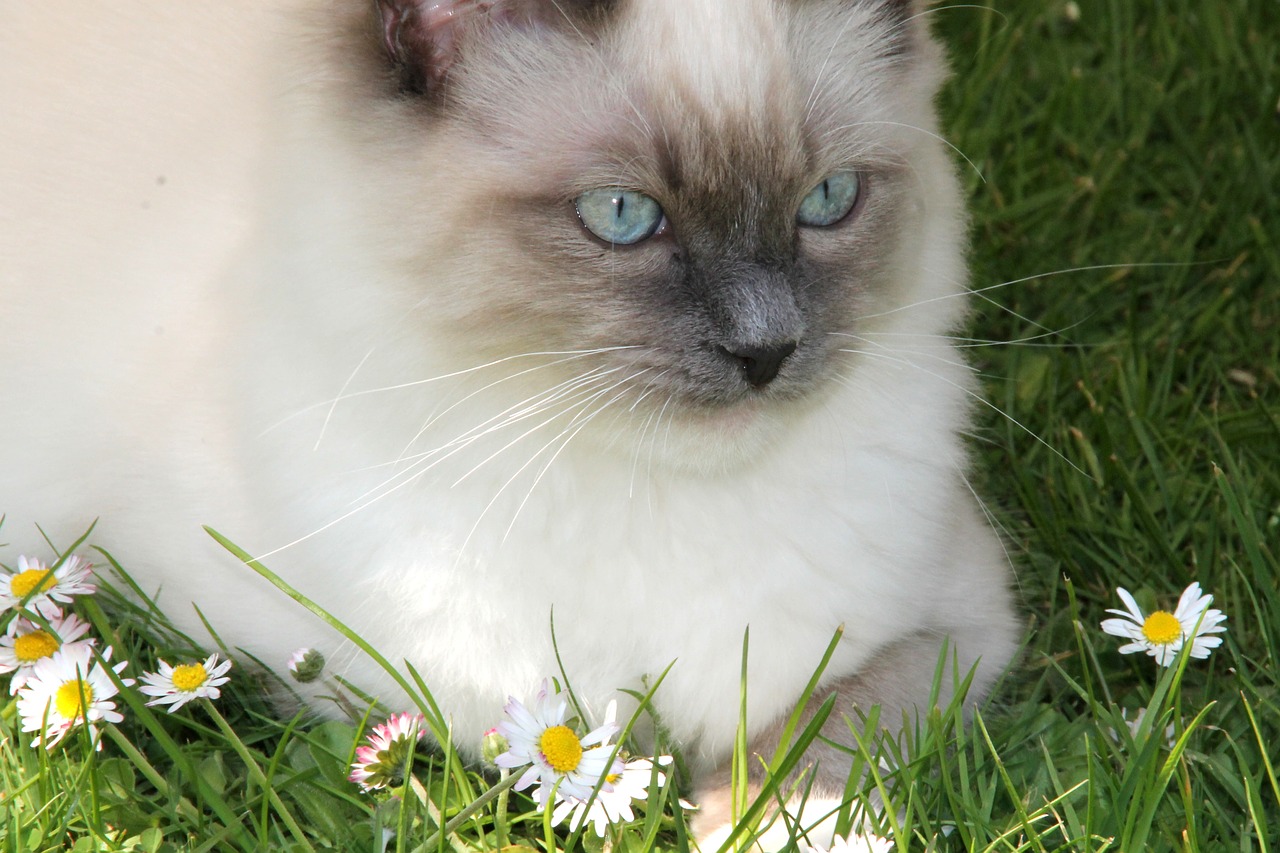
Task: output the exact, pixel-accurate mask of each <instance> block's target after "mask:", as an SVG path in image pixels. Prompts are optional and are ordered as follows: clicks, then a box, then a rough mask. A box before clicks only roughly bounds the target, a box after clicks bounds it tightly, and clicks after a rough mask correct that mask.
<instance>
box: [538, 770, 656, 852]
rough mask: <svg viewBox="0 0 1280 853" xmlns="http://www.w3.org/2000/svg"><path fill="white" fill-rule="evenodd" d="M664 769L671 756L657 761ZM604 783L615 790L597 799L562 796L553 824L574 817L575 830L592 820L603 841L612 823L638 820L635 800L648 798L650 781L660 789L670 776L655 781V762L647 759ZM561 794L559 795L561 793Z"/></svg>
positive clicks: (552, 819) (604, 793) (601, 791)
mask: <svg viewBox="0 0 1280 853" xmlns="http://www.w3.org/2000/svg"><path fill="white" fill-rule="evenodd" d="M657 762H658V764H659V765H661V766H664V767H665V766H666V765H668V764H670V763H671V756H670V755H662V756H659V757H658V758H657ZM605 782H606V783H607V784H609V785H610V786H611V787H612V790H610V791H605V790H604V789H603V788H601V790H600V793H599V794H597V795H596V797H595V799H590V798H588V799H585V800H582V799H578V798H577V797H560V796H557V799H558V800H559V803H558V805H557V806H556V808H555V811H553V812H552V813H551V823H552V824H553V825H554V824H557V823H559V822H560V821H562V820H564V819H565V818H566V817H569V816H570V815H572V817H571V818H570V821H569V829H570V830H574V831H576V830H577V829H578V827H579V826H581V825H582V823H583V821H590V822H591V824H592V825H593V826H594V827H595V830H596V835H598V836H600V837H601V838H604V831H605V827H607V826H608V825H609V824H611V823H630V822H631V821H633V820H635V813H634V812H632V811H631V802H632V800H643V799H645V798H646V797H648V796H649V786H650V783H651V782H656V783H657V785H658V786H662V785H665V784H666V782H667V776H666V774H665V773H661V772H659V773H658V774H657V776H656V778H655V776H654V773H653V762H652V761H650V760H649V759H647V758H637V759H635V760H634V761H628V762H627V763H626V764H625V765H623V768H622V772H621V773H613V774H610V775H608V776H606V777H605ZM558 793H559V792H557V794H558Z"/></svg>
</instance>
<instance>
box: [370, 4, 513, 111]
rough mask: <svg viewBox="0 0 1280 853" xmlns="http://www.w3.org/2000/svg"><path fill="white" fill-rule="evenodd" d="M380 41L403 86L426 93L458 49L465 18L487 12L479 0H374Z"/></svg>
mask: <svg viewBox="0 0 1280 853" xmlns="http://www.w3.org/2000/svg"><path fill="white" fill-rule="evenodd" d="M377 2H378V14H379V16H380V18H381V23H382V44H383V47H384V48H385V49H386V51H387V57H388V58H389V59H390V60H391V61H392V62H393V63H394V64H395V66H396V68H397V69H398V70H399V72H400V84H401V86H403V87H404V88H405V89H408V90H410V91H415V92H426V91H428V90H430V89H433V88H434V87H436V86H437V85H439V84H440V83H441V82H442V81H443V80H444V78H445V75H446V74H448V72H449V66H451V65H452V64H453V62H454V59H455V58H456V57H457V52H458V42H459V35H460V31H461V29H462V27H463V26H465V24H466V22H467V20H468V19H469V18H472V17H474V16H477V15H483V14H485V13H486V12H487V8H486V7H488V6H490V5H491V4H489V3H485V2H482V0H443V2H441V0H377Z"/></svg>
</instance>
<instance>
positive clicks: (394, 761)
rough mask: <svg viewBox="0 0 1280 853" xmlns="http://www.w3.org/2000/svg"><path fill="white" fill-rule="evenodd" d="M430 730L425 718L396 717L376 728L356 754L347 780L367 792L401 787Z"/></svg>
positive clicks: (398, 715)
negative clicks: (407, 768) (388, 787)
mask: <svg viewBox="0 0 1280 853" xmlns="http://www.w3.org/2000/svg"><path fill="white" fill-rule="evenodd" d="M426 726H427V721H426V719H424V718H423V716H422V715H421V714H408V713H401V714H392V715H391V716H390V717H388V718H387V721H386V722H385V723H383V724H382V725H380V726H374V729H373V731H371V732H369V735H368V737H367V738H365V741H366V743H365V745H364V746H362V747H360V748H359V749H357V750H356V760H355V763H354V764H352V765H351V775H350V776H348V777H347V778H348V779H350V780H351V781H352V782H355V783H356V784H357V785H359V786H360V788H361V790H364V791H372V790H374V789H375V788H382V787H385V786H387V785H390V784H398V783H399V782H400V781H401V779H402V778H403V777H404V773H405V768H406V767H408V766H409V765H410V763H411V762H412V761H413V750H414V746H415V744H416V743H417V742H418V741H420V740H422V736H423V735H424V734H425V733H426Z"/></svg>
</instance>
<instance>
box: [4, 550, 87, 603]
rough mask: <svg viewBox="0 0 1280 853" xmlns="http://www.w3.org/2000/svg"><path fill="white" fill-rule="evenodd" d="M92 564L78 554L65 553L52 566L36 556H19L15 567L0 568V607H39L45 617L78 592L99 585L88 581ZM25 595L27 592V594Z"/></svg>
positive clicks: (81, 593) (70, 599) (83, 591)
mask: <svg viewBox="0 0 1280 853" xmlns="http://www.w3.org/2000/svg"><path fill="white" fill-rule="evenodd" d="M91 568H92V566H91V565H90V564H89V563H88V562H86V561H85V560H82V559H80V558H79V557H67V558H66V559H65V560H63V561H62V563H61V565H55V566H54V567H53V568H50V567H49V566H46V565H45V564H44V563H42V562H40V561H39V560H36V559H27V558H26V557H25V556H19V557H18V570H17V571H16V572H10V571H8V570H6V569H3V568H0V611H5V610H9V609H10V608H14V607H18V606H21V604H22V601H23V599H26V602H27V604H26V606H27V607H31V608H34V609H36V610H38V611H39V612H40V613H41V614H43V615H44V616H45V618H48V617H49V615H50V614H53V613H55V612H58V611H59V605H61V604H70V603H71V601H72V600H73V599H74V598H75V597H76V596H77V595H92V594H93V593H95V592H97V590H98V588H97V587H96V586H94V585H93V584H92V583H90V577H91V576H92V575H91V572H90V569H91ZM27 596H30V598H28V597H27Z"/></svg>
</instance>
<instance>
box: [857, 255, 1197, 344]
mask: <svg viewBox="0 0 1280 853" xmlns="http://www.w3.org/2000/svg"><path fill="white" fill-rule="evenodd" d="M1209 263H1213V262H1211V261H1202V262H1201V261H1196V262H1191V263H1178V262H1169V263H1164V262H1160V261H1153V262H1151V263H1142V264H1092V265H1089V266H1081V267H1066V268H1064V269H1059V270H1050V271H1049V272H1042V273H1036V274H1035V275H1028V276H1024V277H1022V278H1014V279H1010V280H1008V281H1001V282H998V283H996V284H989V285H987V286H986V287H979V288H976V289H965V290H959V291H956V292H954V293H944V294H942V295H941V296H933V297H930V298H928V299H921V300H920V301H918V302H912V303H910V304H909V305H899V306H898V307H897V308H890V309H889V310H887V311H880V312H878V313H875V314H863V315H861V316H860V317H859V319H860V320H872V319H875V318H877V317H887V316H889V315H890V314H897V313H899V312H901V311H909V310H911V309H913V308H919V307H921V306H922V305H930V304H932V303H934V302H942V301H944V300H947V299H963V298H966V297H968V296H970V295H974V296H980V295H982V294H984V293H989V292H990V291H992V290H1000V289H1001V288H1005V287H1011V286H1013V285H1015V284H1024V283H1026V282H1028V281H1036V280H1037V279H1042V278H1053V277H1055V276H1060V275H1067V274H1069V273H1077V272H1098V271H1101V270H1120V269H1147V268H1157V269H1159V268H1165V267H1186V266H1200V265H1203V264H1209ZM995 304H998V303H995ZM1001 307H1003V306H1001ZM1006 310H1007V309H1006ZM1015 316H1016V315H1015ZM1022 319H1024V320H1025V319H1026V318H1025V317H1024V318H1022ZM1027 322H1029V323H1031V322H1032V321H1030V320H1027ZM1032 324H1033V325H1036V326H1038V327H1039V328H1044V327H1043V326H1039V324H1036V323H1032Z"/></svg>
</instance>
